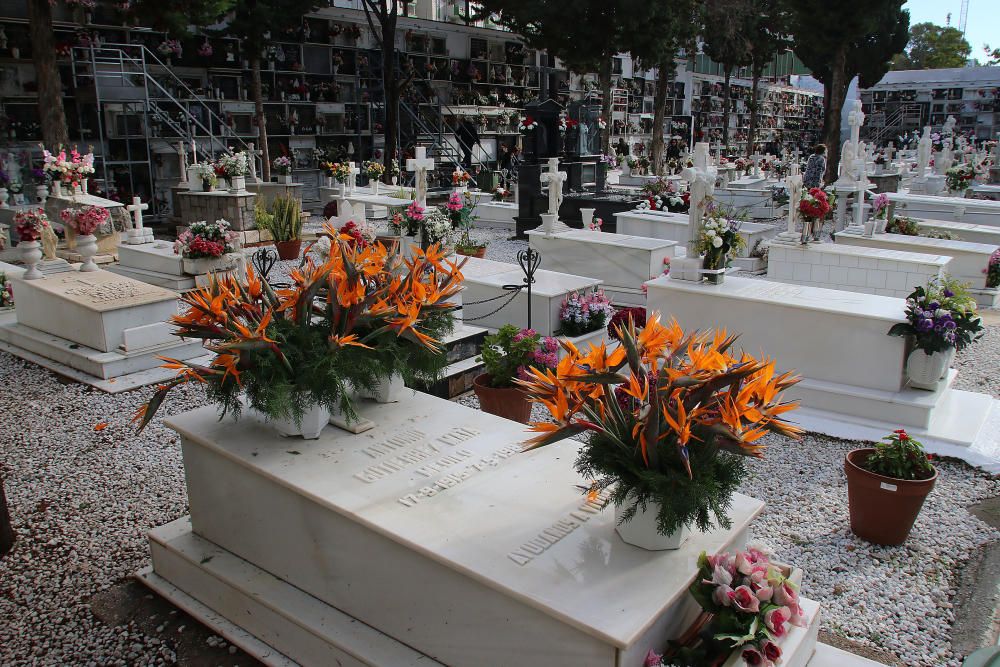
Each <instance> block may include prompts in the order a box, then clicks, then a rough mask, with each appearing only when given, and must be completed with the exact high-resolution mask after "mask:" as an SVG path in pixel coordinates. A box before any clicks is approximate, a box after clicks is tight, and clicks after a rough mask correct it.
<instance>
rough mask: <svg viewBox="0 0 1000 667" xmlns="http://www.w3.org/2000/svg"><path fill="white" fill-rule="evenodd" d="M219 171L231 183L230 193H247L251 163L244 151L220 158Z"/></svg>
mask: <svg viewBox="0 0 1000 667" xmlns="http://www.w3.org/2000/svg"><path fill="white" fill-rule="evenodd" d="M216 166H217V171H216V173H218V172H219V171H221V172H222V173H221V175H222V176H224V177H225V178H226V180H227V181H229V191H230V192H246V189H247V179H246V177H247V174H249V173H250V161H249V159H248V158H247V154H246V153H245V152H243V151H240V152H238V153H232V154H226V155H223V156H222V157H220V158H219V161H218V163H217V164H216Z"/></svg>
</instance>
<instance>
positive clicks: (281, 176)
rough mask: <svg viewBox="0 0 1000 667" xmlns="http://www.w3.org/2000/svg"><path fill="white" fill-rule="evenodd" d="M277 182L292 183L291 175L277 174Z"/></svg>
mask: <svg viewBox="0 0 1000 667" xmlns="http://www.w3.org/2000/svg"><path fill="white" fill-rule="evenodd" d="M278 182H279V183H281V184H282V185H291V184H292V175H291V174H278Z"/></svg>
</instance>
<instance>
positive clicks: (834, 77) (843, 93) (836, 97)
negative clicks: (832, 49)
mask: <svg viewBox="0 0 1000 667" xmlns="http://www.w3.org/2000/svg"><path fill="white" fill-rule="evenodd" d="M846 62H847V51H846V47H845V46H841V47H840V48H839V49H837V52H836V53H835V54H834V56H833V62H831V63H830V81H829V83H828V84H827V85H826V90H824V98H826V102H827V104H826V106H824V108H823V143H825V144H826V154H827V156H828V157H827V160H826V178H825V179H824V180H825V182H827V183H832V182H833V181H835V180H837V175H838V168H839V166H840V116H841V112H842V111H843V109H844V98H845V97H847V88H848V86H849V85H850V83H851V82H850V81H845V79H846V78H847V73H846V72H845V69H846Z"/></svg>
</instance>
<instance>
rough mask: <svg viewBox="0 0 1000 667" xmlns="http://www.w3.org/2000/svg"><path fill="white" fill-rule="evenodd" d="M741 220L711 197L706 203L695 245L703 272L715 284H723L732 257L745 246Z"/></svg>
mask: <svg viewBox="0 0 1000 667" xmlns="http://www.w3.org/2000/svg"><path fill="white" fill-rule="evenodd" d="M739 229H740V221H739V220H738V219H736V218H734V217H732V216H730V215H729V214H728V213H727V211H726V210H725V209H724V208H723V207H721V206H719V205H717V204H716V203H715V202H714V201H712V200H711V199H709V200H708V201H707V203H706V205H705V222H704V224H703V225H702V227H701V233H700V235H699V236H698V241H697V244H696V246H695V251H696V252H698V253H699V254H700V255H702V258H703V259H702V274H703V275H704V276H705V278H706V279H707V280H708V282H710V283H713V284H717V285H718V284H721V283H722V281H723V280H725V277H726V266H727V265H728V264H729V260H730V258H731V257H732V256H733V255H735V254H736V253H737V252H739V250H740V249H741V248H742V247H743V237H742V236H740V235H739Z"/></svg>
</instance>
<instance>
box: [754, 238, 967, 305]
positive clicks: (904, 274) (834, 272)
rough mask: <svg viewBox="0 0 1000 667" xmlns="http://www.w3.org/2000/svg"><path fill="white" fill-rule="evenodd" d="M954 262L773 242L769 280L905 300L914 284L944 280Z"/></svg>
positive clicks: (897, 253) (870, 250) (864, 249)
mask: <svg viewBox="0 0 1000 667" xmlns="http://www.w3.org/2000/svg"><path fill="white" fill-rule="evenodd" d="M840 237H841V235H840V234H838V235H837V238H838V239H839V238H840ZM950 261H951V258H950V257H943V256H941V255H932V254H920V253H915V252H903V251H900V250H888V249H881V248H868V247H864V246H853V245H845V244H843V243H810V244H809V245H794V246H793V245H783V244H778V243H775V244H773V245H771V247H770V249H769V250H768V255H767V277H768V279H770V280H777V281H781V282H786V283H793V284H795V285H811V286H813V287H826V288H829V289H840V290H845V291H848V292H864V293H865V294H881V295H883V296H896V297H901V298H904V299H905V298H906V297H907V296H909V294H910V293H911V292H912V291H913V288H914V287H915V286H916V285H926V284H927V282H928V281H929V280H931V279H932V278H939V277H941V275H942V273H944V272H945V271H947V270H948V266H949V263H950Z"/></svg>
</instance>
